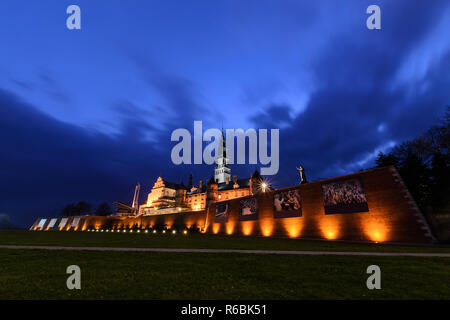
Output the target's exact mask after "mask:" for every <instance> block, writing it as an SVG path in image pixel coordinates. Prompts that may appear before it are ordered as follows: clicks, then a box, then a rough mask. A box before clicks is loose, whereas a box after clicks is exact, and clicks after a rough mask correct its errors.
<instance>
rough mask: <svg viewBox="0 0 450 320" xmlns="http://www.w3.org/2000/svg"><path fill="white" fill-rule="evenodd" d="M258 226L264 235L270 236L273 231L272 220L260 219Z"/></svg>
mask: <svg viewBox="0 0 450 320" xmlns="http://www.w3.org/2000/svg"><path fill="white" fill-rule="evenodd" d="M259 227H260V229H261V233H262V235H263V236H264V237H270V236H271V235H272V232H273V220H267V219H265V220H260V221H259Z"/></svg>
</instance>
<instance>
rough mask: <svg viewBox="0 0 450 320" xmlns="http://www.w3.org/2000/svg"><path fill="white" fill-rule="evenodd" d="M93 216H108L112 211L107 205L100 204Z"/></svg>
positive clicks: (104, 203)
mask: <svg viewBox="0 0 450 320" xmlns="http://www.w3.org/2000/svg"><path fill="white" fill-rule="evenodd" d="M95 215H97V216H110V215H112V210H111V207H110V206H109V204H107V203H106V202H102V203H101V204H100V205H99V206H98V207H97V210H95Z"/></svg>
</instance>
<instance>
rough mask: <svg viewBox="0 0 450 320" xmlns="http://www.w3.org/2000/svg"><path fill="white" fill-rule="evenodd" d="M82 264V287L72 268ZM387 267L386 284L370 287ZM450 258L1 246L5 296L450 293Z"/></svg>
mask: <svg viewBox="0 0 450 320" xmlns="http://www.w3.org/2000/svg"><path fill="white" fill-rule="evenodd" d="M72 264H76V265H78V266H80V268H81V286H82V289H81V290H68V289H67V288H66V279H67V277H68V275H67V274H66V268H67V266H69V265H72ZM371 264H376V265H378V266H380V268H381V279H382V280H381V287H382V289H381V290H368V289H367V287H366V284H365V283H366V279H367V277H368V275H367V274H366V268H367V266H369V265H371ZM449 268H450V258H430V257H426V258H422V257H368V256H292V255H255V254H248V255H246V254H231V253H227V254H217V253H153V252H88V251H48V250H14V249H0V270H1V272H0V299H233V300H236V299H449V298H450V272H449Z"/></svg>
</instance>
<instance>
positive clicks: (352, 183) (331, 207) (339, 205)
mask: <svg viewBox="0 0 450 320" xmlns="http://www.w3.org/2000/svg"><path fill="white" fill-rule="evenodd" d="M322 196H323V202H324V207H325V214H336V213H354V212H366V211H369V207H368V205H367V200H366V194H365V193H364V188H363V184H362V181H361V180H360V179H358V178H354V179H347V180H343V181H337V182H330V183H325V184H323V185H322Z"/></svg>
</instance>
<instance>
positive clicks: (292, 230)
mask: <svg viewBox="0 0 450 320" xmlns="http://www.w3.org/2000/svg"><path fill="white" fill-rule="evenodd" d="M301 219H302V218H287V219H282V221H281V223H282V225H283V228H284V230H285V231H286V233H287V235H288V236H289V238H297V237H299V236H300V234H301V232H302V229H303V221H302V220H301Z"/></svg>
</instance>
